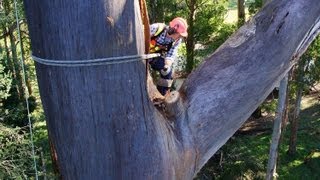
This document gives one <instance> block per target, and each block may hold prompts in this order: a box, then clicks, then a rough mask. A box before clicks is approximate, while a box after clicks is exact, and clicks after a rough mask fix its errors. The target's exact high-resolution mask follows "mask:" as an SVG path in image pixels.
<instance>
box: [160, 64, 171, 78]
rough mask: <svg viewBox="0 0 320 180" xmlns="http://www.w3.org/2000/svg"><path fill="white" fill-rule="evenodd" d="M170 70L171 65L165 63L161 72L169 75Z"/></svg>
mask: <svg viewBox="0 0 320 180" xmlns="http://www.w3.org/2000/svg"><path fill="white" fill-rule="evenodd" d="M170 72H171V67H170V66H168V65H164V67H163V69H161V71H160V73H161V74H162V75H163V76H166V75H168V74H169V73H170Z"/></svg>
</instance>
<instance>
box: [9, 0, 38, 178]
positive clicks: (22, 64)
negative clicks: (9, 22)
mask: <svg viewBox="0 0 320 180" xmlns="http://www.w3.org/2000/svg"><path fill="white" fill-rule="evenodd" d="M14 8H15V15H16V21H17V30H18V37H19V41H20V48H21V50H22V39H21V32H20V26H19V16H18V10H17V9H18V8H17V1H16V0H14ZM20 63H21V69H22V74H23V76H22V77H23V86H24V90H25V92H26V95H25V101H26V106H27V113H28V123H29V131H30V141H31V148H32V157H33V163H34V171H35V175H36V180H38V179H39V178H38V171H37V162H36V156H35V150H34V143H33V133H32V124H31V118H30V117H31V114H30V108H29V101H28V99H29V90H28V88H27V85H26V84H27V83H26V73H25V69H24V59H23V54H22V53H21V59H20Z"/></svg>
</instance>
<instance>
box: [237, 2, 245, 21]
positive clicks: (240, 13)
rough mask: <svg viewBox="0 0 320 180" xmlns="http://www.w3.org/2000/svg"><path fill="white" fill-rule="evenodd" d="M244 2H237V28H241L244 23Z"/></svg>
mask: <svg viewBox="0 0 320 180" xmlns="http://www.w3.org/2000/svg"><path fill="white" fill-rule="evenodd" d="M244 2H245V1H244V0H238V26H239V27H240V26H242V25H243V24H244V23H245V22H246V11H245V5H244Z"/></svg>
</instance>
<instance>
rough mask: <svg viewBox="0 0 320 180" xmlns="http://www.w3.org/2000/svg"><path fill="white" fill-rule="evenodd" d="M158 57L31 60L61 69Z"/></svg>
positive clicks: (153, 55) (156, 55)
mask: <svg viewBox="0 0 320 180" xmlns="http://www.w3.org/2000/svg"><path fill="white" fill-rule="evenodd" d="M159 56H161V54H158V53H154V54H144V55H129V56H118V57H108V58H99V59H89V60H53V59H43V58H40V57H37V56H34V55H31V57H32V58H33V60H34V61H36V62H38V63H40V64H44V65H48V66H62V67H79V66H98V65H113V64H122V63H130V62H135V61H141V60H143V59H151V58H155V57H159Z"/></svg>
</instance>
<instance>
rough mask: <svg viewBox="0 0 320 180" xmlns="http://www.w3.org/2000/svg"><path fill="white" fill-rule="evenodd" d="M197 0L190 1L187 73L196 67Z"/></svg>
mask: <svg viewBox="0 0 320 180" xmlns="http://www.w3.org/2000/svg"><path fill="white" fill-rule="evenodd" d="M195 6H196V0H190V1H189V2H188V8H189V17H188V25H189V28H188V37H187V43H186V50H187V64H186V71H187V73H191V71H192V69H193V67H194V46H195V42H194V33H193V32H194V16H195V9H196V7H195Z"/></svg>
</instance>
